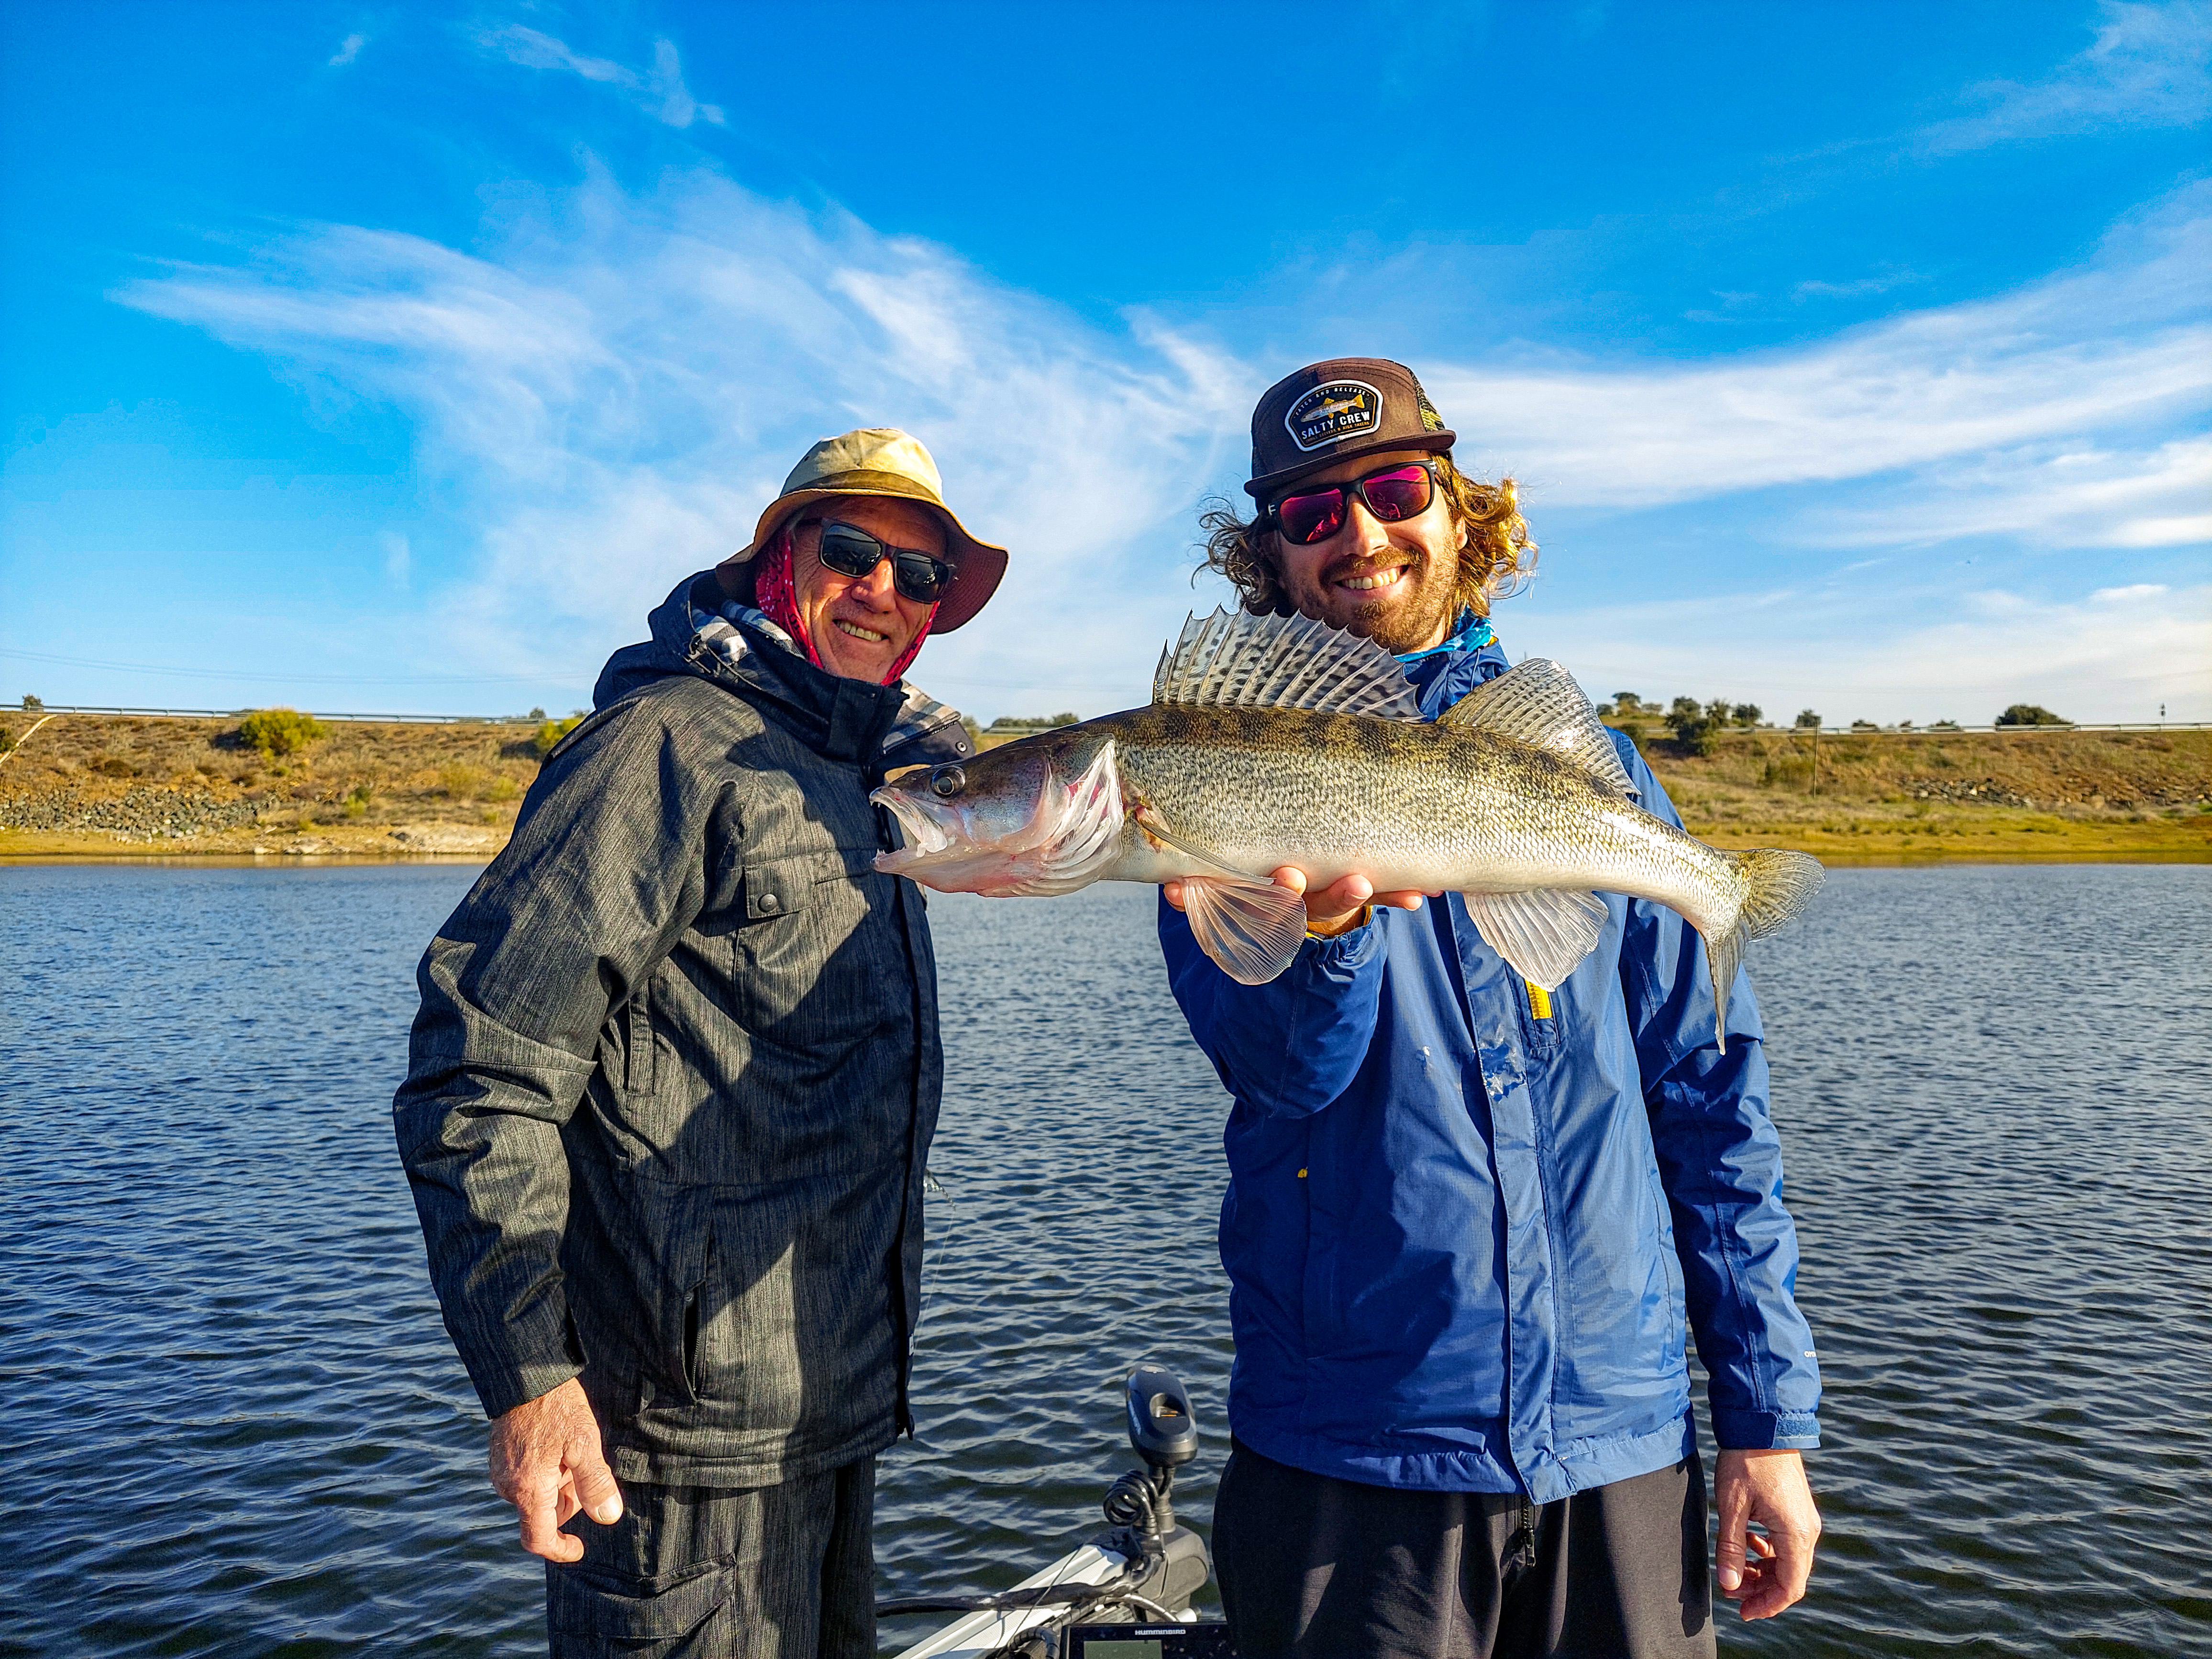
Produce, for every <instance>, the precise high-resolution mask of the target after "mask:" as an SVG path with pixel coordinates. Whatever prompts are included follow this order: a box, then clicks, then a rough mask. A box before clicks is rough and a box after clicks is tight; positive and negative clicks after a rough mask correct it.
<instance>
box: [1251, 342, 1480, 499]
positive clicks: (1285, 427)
mask: <svg viewBox="0 0 2212 1659" xmlns="http://www.w3.org/2000/svg"><path fill="white" fill-rule="evenodd" d="M1458 438H1459V435H1458V434H1457V433H1455V432H1454V431H1453V430H1452V429H1451V428H1449V427H1448V426H1446V425H1445V424H1444V422H1443V416H1441V415H1439V414H1437V408H1436V405H1435V404H1432V403H1431V402H1430V401H1429V394H1428V393H1427V392H1424V391H1422V390H1421V383H1420V380H1419V379H1418V378H1417V377H1416V376H1415V375H1414V374H1413V370H1412V369H1410V368H1407V367H1406V366H1405V364H1403V363H1394V362H1391V361H1390V360H1389V358H1387V357H1332V358H1330V359H1329V360H1328V362H1325V363H1309V364H1307V365H1306V367H1304V368H1302V369H1299V370H1298V371H1297V373H1296V374H1286V375H1285V376H1284V377H1283V378H1282V379H1281V380H1278V381H1276V382H1275V384H1274V385H1273V386H1269V387H1268V388H1267V391H1266V392H1262V393H1261V397H1260V404H1259V407H1258V408H1256V409H1255V410H1253V411H1252V481H1251V482H1250V483H1248V484H1246V485H1245V486H1244V492H1245V494H1247V495H1249V496H1251V497H1252V499H1253V500H1255V501H1267V499H1268V498H1269V497H1270V496H1272V495H1274V494H1275V493H1276V492H1277V491H1279V490H1280V489H1282V488H1283V486H1284V485H1285V484H1289V483H1296V482H1297V480H1298V479H1300V478H1303V477H1305V476H1306V474H1308V473H1309V472H1318V471H1321V470H1322V468H1323V467H1326V466H1334V465H1335V464H1336V463H1337V462H1339V461H1345V460H1350V459H1352V457H1354V456H1356V455H1371V454H1374V453H1376V452H1377V451H1380V450H1385V449H1426V450H1431V451H1433V452H1435V453H1438V454H1441V453H1443V452H1444V451H1446V450H1449V448H1450V447H1452V445H1453V444H1454V443H1455V442H1456V441H1458Z"/></svg>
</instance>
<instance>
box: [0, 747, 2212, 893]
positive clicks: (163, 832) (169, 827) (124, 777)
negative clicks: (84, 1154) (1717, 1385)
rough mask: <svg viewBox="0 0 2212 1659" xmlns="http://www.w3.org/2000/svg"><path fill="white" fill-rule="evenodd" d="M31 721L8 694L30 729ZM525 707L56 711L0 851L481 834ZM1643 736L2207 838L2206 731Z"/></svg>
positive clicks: (1744, 778)
mask: <svg viewBox="0 0 2212 1659" xmlns="http://www.w3.org/2000/svg"><path fill="white" fill-rule="evenodd" d="M29 724H30V721H29V720H27V719H26V718H24V717H22V716H21V715H18V714H13V713H12V712H11V713H9V714H5V715H0V731H5V732H7V733H8V734H9V738H15V739H22V738H24V736H25V732H26V729H27V726H29ZM535 735H536V727H535V726H531V725H526V724H519V725H495V724H489V723H484V724H468V725H453V726H415V725H400V724H392V725H374V724H368V723H366V722H350V721H348V722H338V721H332V722H331V723H330V724H329V726H328V735H326V736H325V737H324V738H320V739H319V740H316V741H313V742H311V743H309V744H307V747H306V748H305V749H304V750H301V751H300V752H297V753H295V754H291V755H276V754H270V753H264V751H262V750H258V749H256V748H255V747H254V746H253V745H252V744H251V743H249V742H247V741H246V739H245V738H242V737H241V736H240V732H239V728H238V722H237V721H236V720H188V719H178V718H169V717H161V716H131V715H100V714H61V715H57V716H56V717H54V718H53V719H52V720H49V721H47V722H46V725H45V726H42V727H40V729H39V731H38V732H36V733H35V734H34V735H32V736H30V737H29V738H27V741H24V742H22V743H21V747H20V748H19V749H18V750H16V752H15V753H14V754H13V755H11V756H9V757H6V758H5V759H4V760H0V857H5V856H15V857H25V856H33V857H35V856H47V857H79V858H82V857H101V856H131V855H141V854H145V853H148V852H149V851H153V852H162V853H183V854H252V853H256V852H259V853H263V854H267V855H270V856H272V857H273V856H282V855H285V854H291V855H295V856H308V855H336V856H350V857H387V858H405V857H412V856H418V855H422V854H456V853H460V854H478V855H482V856H489V854H491V853H493V852H495V851H496V850H497V849H498V848H500V847H501V846H503V845H504V844H505V843H506V840H507V833H508V831H509V830H510V829H512V827H513V823H514V814H515V810H516V808H517V806H518V805H520V801H521V798H522V795H523V793H524V792H525V791H526V789H528V788H529V787H530V782H531V780H532V778H534V777H535V776H536V775H537V772H538V750H537V747H536V745H535V744H534V742H533V738H534V737H535ZM1643 742H1644V750H1645V755H1646V757H1647V758H1648V759H1649V760H1650V762H1651V764H1652V766H1653V769H1655V770H1656V772H1657V773H1658V774H1659V776H1660V779H1661V781H1662V782H1663V783H1664V784H1665V785H1666V787H1667V790H1668V793H1669V794H1670V795H1672V796H1673V798H1674V801H1675V803H1676V805H1679V806H1680V808H1681V811H1682V814H1683V817H1684V818H1685V819H1686V821H1687V822H1688V823H1689V825H1690V828H1691V829H1692V832H1693V833H1695V834H1697V835H1699V836H1703V837H1704V838H1705V839H1706V840H1708V841H1711V842H1714V843H1715V844H1716V845H1717V846H1722V847H1791V848H1799V849H1802V851H1805V852H1808V853H1812V854H1815V855H1816V856H1818V857H1820V858H1823V859H1828V860H1836V861H1839V862H1842V861H1853V860H1871V861H1884V862H1887V861H1893V860H1900V859H1904V860H1917V859H1943V858H1952V859H1986V858H2020V857H2044V858H2057V859H2065V858H2128V857H2138V858H2146V857H2166V858H2202V859H2206V860H2212V732H2171V733H2167V732H2057V731H2042V732H2016V733H2014V732H1997V733H1990V732H1952V733H1938V732H1923V733H1915V734H1912V735H1910V736H1905V735H1893V734H1888V733H1880V734H1855V735H1852V736H1849V737H1835V736H1828V737H1823V738H1821V739H1820V752H1819V768H1820V771H1819V777H1818V780H1817V783H1816V781H1815V779H1814V751H1813V746H1812V744H1811V743H1810V741H1809V740H1808V738H1805V737H1802V736H1800V735H1796V734H1793V733H1790V732H1728V733H1726V734H1724V735H1723V736H1722V738H1720V741H1719V744H1718V746H1717V749H1716V750H1714V752H1713V753H1712V754H1711V755H1708V756H1703V757H1699V756H1695V755H1691V754H1688V753H1686V752H1684V751H1683V750H1680V747H1679V746H1678V745H1676V744H1674V743H1673V742H1671V741H1669V740H1668V739H1665V738H1658V737H1652V736H1646V737H1644V738H1643Z"/></svg>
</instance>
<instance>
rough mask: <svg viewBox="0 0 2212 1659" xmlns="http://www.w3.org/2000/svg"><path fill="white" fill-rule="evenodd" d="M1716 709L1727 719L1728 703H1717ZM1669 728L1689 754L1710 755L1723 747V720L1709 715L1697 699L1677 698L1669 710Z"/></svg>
mask: <svg viewBox="0 0 2212 1659" xmlns="http://www.w3.org/2000/svg"><path fill="white" fill-rule="evenodd" d="M1714 707H1715V708H1718V709H1719V710H1720V711H1721V719H1725V718H1726V717H1727V714H1728V704H1727V703H1726V702H1716V703H1715V704H1714ZM1667 726H1668V730H1670V731H1672V732H1674V741H1675V742H1676V743H1678V744H1680V745H1681V746H1682V749H1683V750H1684V752H1686V753H1687V754H1692V755H1710V754H1711V753H1712V752H1713V751H1714V750H1717V749H1718V748H1719V747H1720V746H1721V739H1720V726H1721V720H1717V719H1715V718H1714V717H1713V716H1712V715H1711V714H1708V713H1707V712H1706V711H1705V708H1703V707H1701V706H1700V705H1699V702H1698V700H1697V699H1696V698H1695V697H1677V698H1675V699H1674V702H1673V703H1672V704H1671V705H1670V706H1669V707H1668V710H1667Z"/></svg>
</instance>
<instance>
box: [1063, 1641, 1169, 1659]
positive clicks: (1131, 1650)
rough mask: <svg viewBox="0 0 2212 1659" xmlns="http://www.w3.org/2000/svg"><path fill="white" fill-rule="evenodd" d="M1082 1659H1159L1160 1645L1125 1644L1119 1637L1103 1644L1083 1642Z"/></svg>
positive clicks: (1146, 1643) (1152, 1643)
mask: <svg viewBox="0 0 2212 1659" xmlns="http://www.w3.org/2000/svg"><path fill="white" fill-rule="evenodd" d="M1082 1659H1161V1653H1160V1644H1158V1642H1157V1641H1152V1642H1127V1641H1123V1640H1122V1639H1121V1638H1119V1637H1115V1638H1113V1639H1111V1640H1109V1641H1104V1642H1085V1644H1083V1653H1082Z"/></svg>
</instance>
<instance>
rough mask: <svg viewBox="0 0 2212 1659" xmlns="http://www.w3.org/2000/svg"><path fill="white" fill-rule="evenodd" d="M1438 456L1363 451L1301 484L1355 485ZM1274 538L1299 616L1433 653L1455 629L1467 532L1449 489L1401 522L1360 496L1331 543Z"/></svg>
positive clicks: (1395, 647)
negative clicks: (1376, 511)
mask: <svg viewBox="0 0 2212 1659" xmlns="http://www.w3.org/2000/svg"><path fill="white" fill-rule="evenodd" d="M1428 459H1431V456H1430V455H1429V453H1428V452H1427V451H1425V450H1418V449H1408V450H1404V451H1402V452H1401V451H1393V452H1390V453H1384V454H1378V455H1360V456H1357V457H1354V458H1353V459H1350V460H1347V461H1342V462H1340V463H1339V464H1338V465H1334V466H1330V467H1324V468H1322V470H1321V471H1318V472H1316V473H1315V474H1313V476H1312V477H1307V478H1301V479H1299V480H1298V482H1297V485H1296V486H1295V489H1296V490H1297V491H1300V492H1303V491H1306V490H1311V489H1319V488H1320V487H1322V485H1324V484H1332V483H1350V482H1351V481H1352V479H1354V478H1361V477H1366V476H1367V475H1368V474H1369V473H1370V472H1373V471H1376V469H1377V468H1379V467H1385V466H1389V465H1392V464H1393V463H1394V462H1406V461H1425V460H1428ZM1284 493H1286V494H1287V493H1291V492H1288V491H1286V492H1284ZM1273 541H1274V545H1275V562H1276V569H1277V571H1278V572H1279V575H1280V578H1281V580H1282V586H1283V592H1284V593H1285V595H1286V596H1287V597H1288V598H1289V599H1290V601H1291V604H1292V605H1296V606H1297V609H1298V613H1299V615H1301V616H1305V617H1315V618H1316V619H1318V620H1319V621H1322V622H1325V623H1328V624H1329V625H1330V626H1331V627H1333V628H1342V629H1349V630H1350V631H1351V632H1352V633H1354V634H1358V635H1364V636H1365V637H1366V638H1368V639H1370V640H1373V641H1375V642H1376V644H1377V645H1380V646H1382V647H1384V648H1385V649H1386V650H1389V651H1425V650H1427V649H1429V647H1431V646H1437V645H1441V644H1443V641H1444V639H1445V636H1446V635H1449V633H1450V632H1451V625H1452V622H1453V620H1454V618H1455V617H1456V616H1457V614H1458V609H1459V607H1458V600H1457V597H1456V596H1457V593H1458V589H1459V555H1460V549H1461V548H1462V547H1464V546H1465V545H1466V544H1467V530H1466V528H1465V527H1464V526H1461V525H1457V524H1455V523H1454V522H1453V520H1452V516H1451V509H1450V508H1449V507H1448V506H1447V505H1446V504H1445V501H1444V492H1443V490H1442V489H1437V490H1435V491H1433V492H1432V493H1431V495H1430V497H1429V505H1428V507H1427V510H1426V511H1425V512H1423V513H1420V514H1419V516H1417V517H1415V518H1411V519H1401V520H1398V521H1397V522H1396V523H1395V524H1385V523H1383V522H1381V521H1380V520H1377V519H1376V517H1375V516H1374V515H1373V514H1372V513H1370V512H1369V511H1368V510H1367V503H1366V502H1364V501H1361V500H1360V499H1359V497H1358V495H1356V494H1355V495H1352V497H1351V499H1350V500H1349V501H1347V502H1346V512H1345V516H1344V523H1343V525H1342V526H1340V527H1339V529H1338V530H1337V532H1336V533H1335V534H1334V536H1331V537H1329V538H1328V539H1327V540H1326V541H1320V542H1316V543H1314V544H1312V545H1311V546H1309V547H1297V546H1294V545H1292V544H1291V543H1289V542H1286V541H1285V540H1284V539H1283V538H1282V537H1280V536H1276V537H1274V538H1273Z"/></svg>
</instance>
